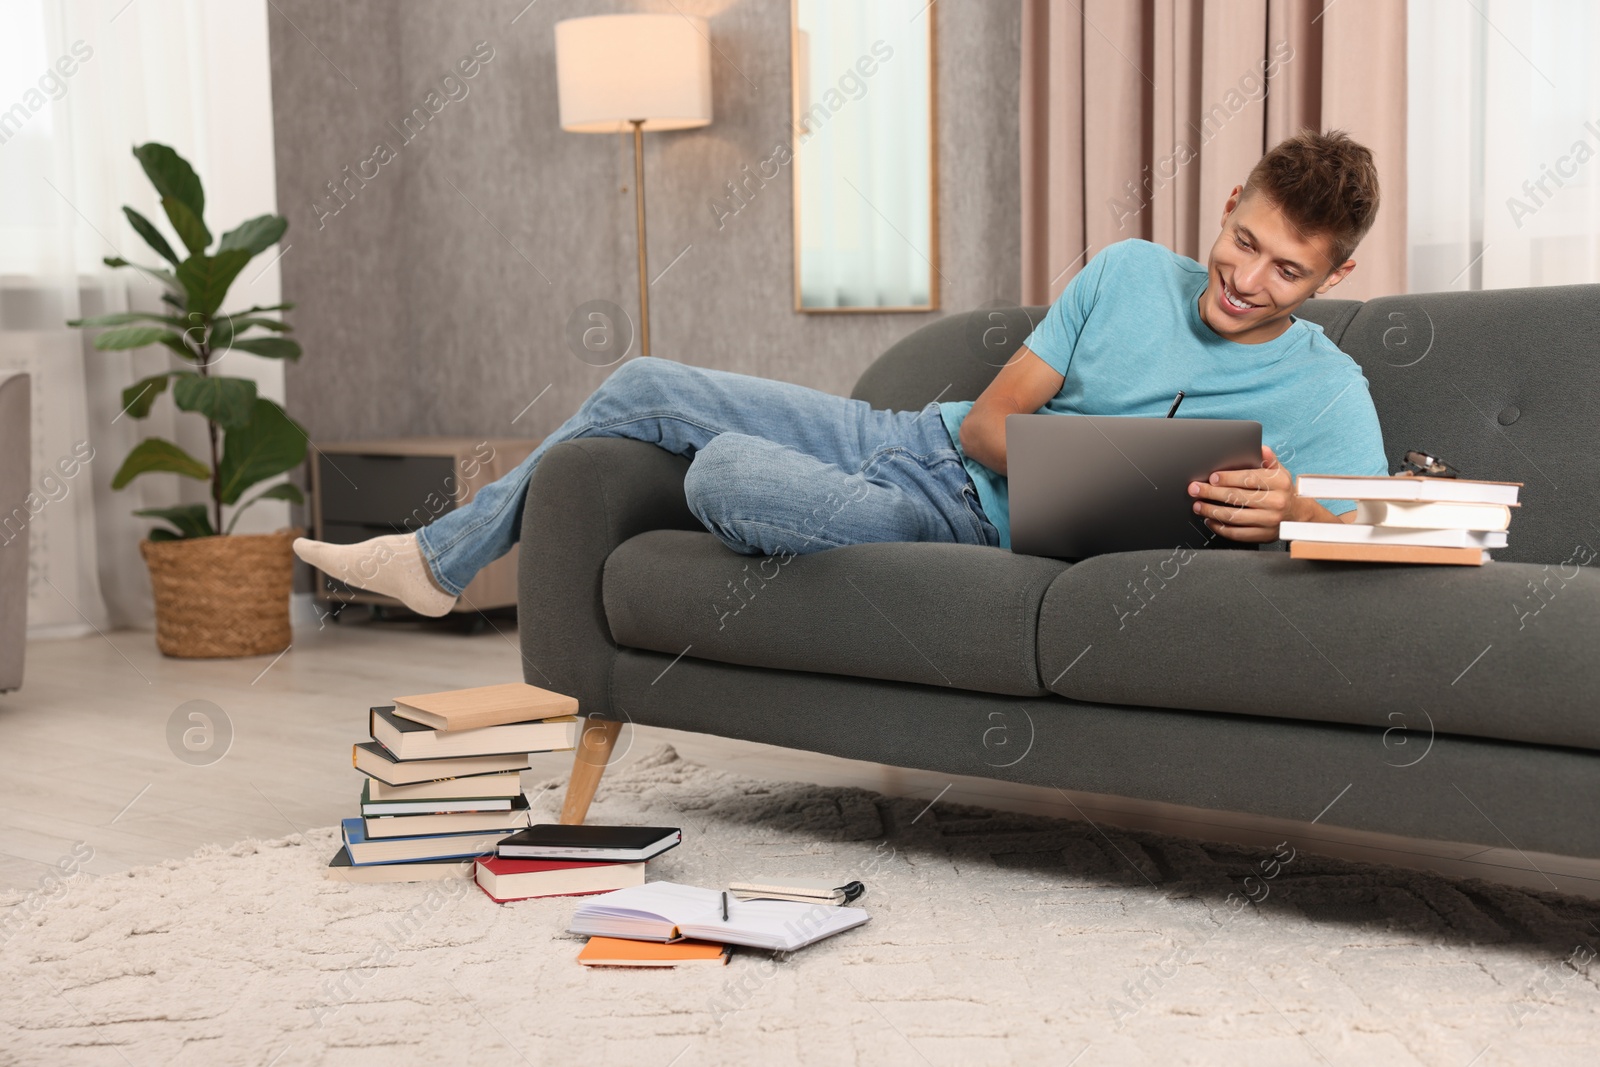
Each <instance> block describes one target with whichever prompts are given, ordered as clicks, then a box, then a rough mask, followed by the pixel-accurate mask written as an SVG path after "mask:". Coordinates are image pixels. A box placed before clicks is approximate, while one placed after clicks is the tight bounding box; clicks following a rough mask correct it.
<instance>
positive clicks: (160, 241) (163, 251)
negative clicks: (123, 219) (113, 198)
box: [122, 205, 178, 267]
mask: <svg viewBox="0 0 1600 1067" xmlns="http://www.w3.org/2000/svg"><path fill="white" fill-rule="evenodd" d="M122 213H123V214H124V215H126V216H127V217H128V222H129V223H131V224H132V225H133V228H134V230H135V231H136V232H137V233H138V234H139V236H140V237H143V238H144V243H145V244H147V245H149V246H150V247H151V248H153V249H155V251H156V255H158V256H160V257H161V258H162V259H164V260H166V261H167V262H168V263H171V264H172V265H173V266H174V267H176V266H177V265H178V254H177V253H176V252H174V251H173V250H172V246H171V245H169V244H167V239H166V238H165V237H163V236H161V231H160V230H158V229H156V227H155V224H154V223H152V222H151V221H150V220H149V219H147V218H145V217H144V216H143V215H141V214H139V213H138V212H137V211H135V210H133V208H131V207H127V206H126V205H124V206H123V208H122Z"/></svg>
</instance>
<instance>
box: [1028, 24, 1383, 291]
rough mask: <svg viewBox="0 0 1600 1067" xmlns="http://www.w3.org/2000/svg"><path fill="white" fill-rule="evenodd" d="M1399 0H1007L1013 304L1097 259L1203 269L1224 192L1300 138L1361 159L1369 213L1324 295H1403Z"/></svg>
mask: <svg viewBox="0 0 1600 1067" xmlns="http://www.w3.org/2000/svg"><path fill="white" fill-rule="evenodd" d="M1405 59H1406V5H1405V4H1404V3H1402V2H1400V0H1331V2H1329V3H1323V2H1322V0H1143V2H1139V3H1132V2H1128V0H1081V3H1080V2H1079V0H1023V12H1022V72H1021V73H1022V94H1021V95H1022V101H1021V105H1022V116H1021V121H1022V301H1023V303H1025V304H1043V303H1049V302H1050V301H1052V300H1054V299H1055V297H1056V296H1058V295H1059V294H1060V292H1061V290H1062V288H1063V287H1064V286H1065V285H1066V284H1067V281H1068V280H1069V279H1071V277H1072V275H1073V274H1074V273H1076V272H1077V271H1078V270H1079V269H1080V268H1081V267H1082V266H1083V264H1084V263H1085V262H1087V261H1088V259H1089V258H1090V257H1091V256H1093V255H1094V254H1095V253H1096V252H1097V251H1099V250H1100V249H1101V248H1104V247H1105V246H1106V245H1109V244H1113V243H1115V242H1117V241H1122V240H1126V239H1127V238H1130V237H1142V238H1145V239H1147V240H1151V241H1155V242H1157V243H1159V244H1163V245H1166V246H1167V247H1168V248H1171V249H1173V250H1174V251H1176V252H1180V253H1182V254H1184V255H1187V256H1192V257H1194V258H1195V259H1198V260H1201V261H1202V262H1204V260H1205V257H1206V253H1207V252H1208V251H1209V249H1210V247H1211V244H1212V242H1213V241H1214V240H1215V239H1216V235H1217V230H1218V224H1219V222H1220V220H1221V217H1222V208H1223V204H1224V202H1225V201H1226V200H1227V197H1228V193H1229V191H1230V190H1231V189H1232V188H1233V187H1234V186H1235V185H1239V184H1242V183H1243V181H1244V179H1245V176H1246V175H1247V174H1249V172H1250V168H1251V167H1252V166H1253V165H1254V164H1255V162H1256V160H1257V159H1259V158H1260V157H1261V154H1262V153H1263V152H1265V151H1266V149H1268V148H1269V147H1271V146H1272V145H1273V144H1276V143H1277V142H1278V141H1280V140H1282V139H1283V138H1285V137H1287V136H1289V135H1290V134H1292V133H1294V132H1295V131H1297V130H1299V129H1301V128H1302V127H1312V128H1316V129H1333V128H1339V129H1344V130H1346V131H1348V132H1349V133H1350V135H1351V136H1352V137H1354V138H1355V139H1356V140H1358V141H1360V142H1361V143H1362V144H1365V145H1366V146H1367V147H1368V148H1370V149H1372V152H1373V155H1374V157H1375V158H1376V161H1377V165H1378V174H1379V180H1380V182H1381V185H1382V203H1381V206H1380V208H1379V211H1378V220H1377V223H1376V225H1375V226H1374V227H1373V229H1372V232H1371V233H1370V234H1368V236H1367V238H1366V240H1364V241H1363V242H1362V244H1361V247H1360V249H1358V250H1357V252H1356V254H1355V256H1354V258H1355V260H1356V264H1357V269H1356V270H1355V271H1354V272H1353V273H1352V274H1351V275H1350V276H1349V277H1348V278H1347V279H1345V281H1344V282H1343V283H1342V284H1341V285H1340V286H1339V287H1338V288H1337V289H1336V290H1334V291H1333V292H1332V293H1331V294H1330V295H1331V296H1341V297H1351V298H1355V299H1366V298H1368V297H1373V296H1381V295H1384V294H1389V293H1399V292H1404V291H1405V279H1406V262H1405V252H1406V242H1405V234H1406V173H1405V136H1406V62H1405Z"/></svg>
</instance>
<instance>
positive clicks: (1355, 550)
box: [1289, 541, 1489, 567]
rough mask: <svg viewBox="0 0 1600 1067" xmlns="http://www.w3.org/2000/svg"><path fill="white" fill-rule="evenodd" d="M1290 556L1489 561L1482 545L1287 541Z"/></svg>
mask: <svg viewBox="0 0 1600 1067" xmlns="http://www.w3.org/2000/svg"><path fill="white" fill-rule="evenodd" d="M1289 557H1290V558H1291V559H1336V560H1349V561H1354V562H1357V563H1457V564H1465V565H1467V566H1469V567H1481V566H1483V565H1484V564H1485V563H1488V562H1489V552H1488V550H1487V549H1482V548H1430V547H1426V546H1423V545H1362V544H1351V543H1343V542H1337V541H1290V542H1289Z"/></svg>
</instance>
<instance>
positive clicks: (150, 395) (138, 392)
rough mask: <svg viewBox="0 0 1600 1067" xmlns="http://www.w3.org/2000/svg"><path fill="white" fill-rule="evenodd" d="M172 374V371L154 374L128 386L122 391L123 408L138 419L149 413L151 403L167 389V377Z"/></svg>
mask: <svg viewBox="0 0 1600 1067" xmlns="http://www.w3.org/2000/svg"><path fill="white" fill-rule="evenodd" d="M172 374H173V372H172V371H166V372H164V373H162V374H152V375H151V376H150V377H148V378H141V379H140V380H139V381H136V382H134V383H133V384H132V385H130V386H128V387H127V388H126V389H124V390H123V391H122V410H123V411H125V412H127V413H128V414H129V415H132V416H133V417H134V418H136V419H142V418H144V417H145V416H147V415H149V414H150V405H151V404H154V403H155V402H156V397H158V396H160V395H161V394H162V393H164V392H166V391H167V379H168V377H170V376H171V375H172Z"/></svg>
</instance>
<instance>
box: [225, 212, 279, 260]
mask: <svg viewBox="0 0 1600 1067" xmlns="http://www.w3.org/2000/svg"><path fill="white" fill-rule="evenodd" d="M288 228H289V220H288V219H286V218H284V217H283V216H282V215H257V216H256V217H255V218H253V219H249V220H247V221H245V222H241V223H240V224H239V225H238V226H236V227H234V228H233V229H231V230H229V231H228V232H227V233H225V234H223V235H222V243H221V244H219V245H217V251H219V252H223V251H226V250H228V249H230V248H242V249H244V250H245V251H247V252H249V253H250V254H251V255H252V256H258V255H260V254H261V253H262V252H265V251H266V250H267V249H269V248H271V247H272V246H273V245H275V244H277V243H278V238H280V237H282V236H283V231H284V230H287V229H288Z"/></svg>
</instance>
